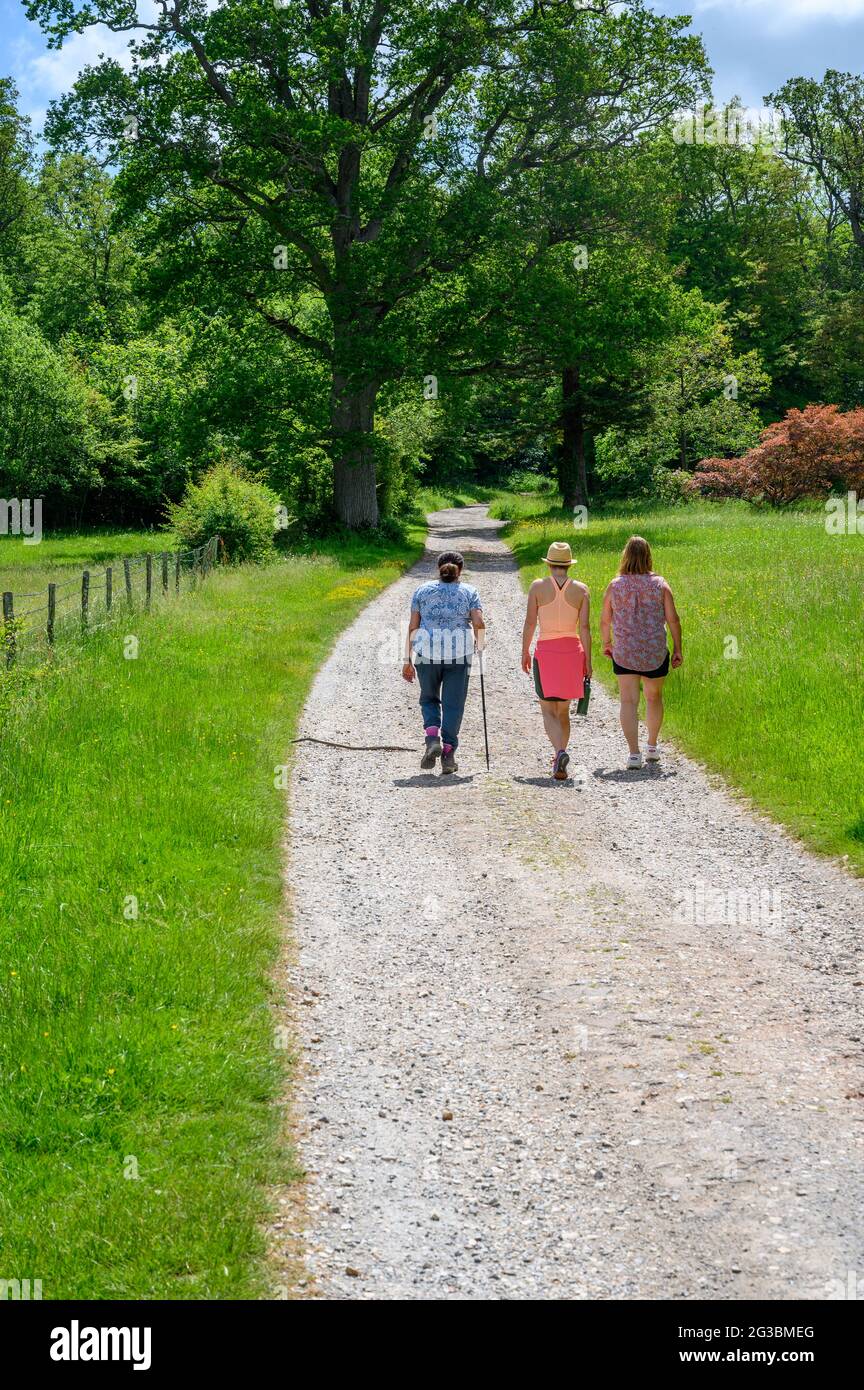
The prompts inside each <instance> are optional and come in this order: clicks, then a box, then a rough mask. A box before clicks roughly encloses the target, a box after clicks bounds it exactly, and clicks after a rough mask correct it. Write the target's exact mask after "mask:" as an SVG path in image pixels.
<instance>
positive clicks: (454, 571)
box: [438, 550, 465, 584]
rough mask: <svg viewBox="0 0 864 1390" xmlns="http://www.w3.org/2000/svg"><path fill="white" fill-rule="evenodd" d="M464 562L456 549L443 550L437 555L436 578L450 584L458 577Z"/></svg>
mask: <svg viewBox="0 0 864 1390" xmlns="http://www.w3.org/2000/svg"><path fill="white" fill-rule="evenodd" d="M464 563H465V561H464V559H463V558H462V556H461V555H460V554H459V551H458V550H445V551H444V553H443V555H439V556H438V578H439V579H440V580H441V581H442V582H443V583H444V584H452V583H453V581H454V580H455V579H458V578H459V574H460V572H461V569H462V566H463V565H464Z"/></svg>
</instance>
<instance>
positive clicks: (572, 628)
mask: <svg viewBox="0 0 864 1390" xmlns="http://www.w3.org/2000/svg"><path fill="white" fill-rule="evenodd" d="M552 583H553V584H554V585H555V588H556V589H557V590H558V592H557V593H556V595H555V597H554V598H553V600H552V602H551V603H540V604H538V605H537V621H538V622H539V624H540V640H541V641H548V640H549V638H550V637H578V636H579V609H580V608H581V607H582V605H581V603H580V605H579V608H574V607H573V605H572V603H568V602H567V600H566V598H565V597H564V594H565V593H566V591H567V589H568V588H569V587H570V585H571V584H572V583H573V580H572V579H568V580H567V581H566V582H565V583H564V584H562V585H561V587H560V589H559V588H558V584H557V582H556V581H555V580H554V579H553V580H552Z"/></svg>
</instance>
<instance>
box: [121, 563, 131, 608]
mask: <svg viewBox="0 0 864 1390" xmlns="http://www.w3.org/2000/svg"><path fill="white" fill-rule="evenodd" d="M123 575H124V578H125V580H126V602H127V603H128V604H129V607H130V608H131V607H132V567H131V565H130V563H129V561H128V560H124V561H123Z"/></svg>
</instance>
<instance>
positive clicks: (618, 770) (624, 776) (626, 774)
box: [591, 763, 678, 782]
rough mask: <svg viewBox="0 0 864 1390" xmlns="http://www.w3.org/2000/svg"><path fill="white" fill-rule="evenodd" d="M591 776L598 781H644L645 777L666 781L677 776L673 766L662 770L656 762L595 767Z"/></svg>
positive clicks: (656, 780) (655, 780)
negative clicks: (638, 765)
mask: <svg viewBox="0 0 864 1390" xmlns="http://www.w3.org/2000/svg"><path fill="white" fill-rule="evenodd" d="M591 776H592V777H596V778H597V780H598V781H600V782H639V781H642V782H644V781H645V780H646V779H650V780H651V781H652V782H668V780H669V778H670V777H677V776H678V773H677V772H676V771H675V770H674V768H670V769H667V770H666V771H664V770H663V769H662V768H660V767H658V766H657V764H656V763H654V764H652V763H646V765H645V766H644V767H595V769H594V771H593V772H592V773H591Z"/></svg>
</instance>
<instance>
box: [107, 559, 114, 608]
mask: <svg viewBox="0 0 864 1390" xmlns="http://www.w3.org/2000/svg"><path fill="white" fill-rule="evenodd" d="M113 598H114V574H113V571H112V569H111V566H110V565H107V566H106V568H105V612H106V613H110V612H111V603H112V601H113Z"/></svg>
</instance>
